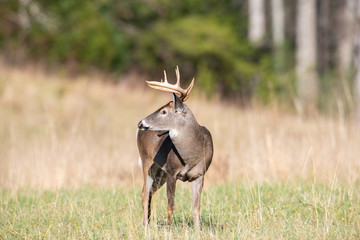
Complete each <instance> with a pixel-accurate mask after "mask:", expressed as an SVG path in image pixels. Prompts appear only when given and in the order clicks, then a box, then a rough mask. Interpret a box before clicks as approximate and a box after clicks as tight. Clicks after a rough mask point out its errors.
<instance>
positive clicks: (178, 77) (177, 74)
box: [175, 66, 180, 87]
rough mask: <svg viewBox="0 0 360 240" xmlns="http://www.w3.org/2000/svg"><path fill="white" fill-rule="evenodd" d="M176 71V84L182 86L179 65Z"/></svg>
mask: <svg viewBox="0 0 360 240" xmlns="http://www.w3.org/2000/svg"><path fill="white" fill-rule="evenodd" d="M175 73H176V86H177V87H180V71H179V66H176V68H175Z"/></svg>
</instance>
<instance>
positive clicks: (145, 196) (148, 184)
mask: <svg viewBox="0 0 360 240" xmlns="http://www.w3.org/2000/svg"><path fill="white" fill-rule="evenodd" d="M153 182H154V180H153V179H152V178H151V177H150V176H149V175H147V174H146V175H145V176H144V185H143V189H142V192H141V198H142V207H143V221H144V226H145V227H146V226H147V225H148V224H149V219H150V215H151V197H152V191H151V188H152V185H153Z"/></svg>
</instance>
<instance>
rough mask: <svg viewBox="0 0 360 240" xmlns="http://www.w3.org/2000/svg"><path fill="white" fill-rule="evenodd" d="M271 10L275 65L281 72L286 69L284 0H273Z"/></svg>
mask: <svg viewBox="0 0 360 240" xmlns="http://www.w3.org/2000/svg"><path fill="white" fill-rule="evenodd" d="M271 10H272V11H271V19H272V38H273V44H274V67H275V70H276V71H278V72H281V71H282V70H283V69H284V62H285V56H284V54H285V52H284V50H285V49H284V39H285V27H284V19H285V12H284V3H283V0H272V1H271Z"/></svg>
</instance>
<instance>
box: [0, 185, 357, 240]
mask: <svg viewBox="0 0 360 240" xmlns="http://www.w3.org/2000/svg"><path fill="white" fill-rule="evenodd" d="M139 193H140V192H139V189H138V188H128V189H107V188H92V187H82V188H78V189H61V190H58V191H49V190H48V191H38V190H24V189H22V190H18V191H15V192H12V191H6V190H3V191H1V198H0V214H1V216H2V217H1V219H0V238H1V239H144V238H145V239H359V238H360V221H359V219H360V190H359V186H352V187H349V186H346V187H345V186H339V185H333V186H332V187H329V186H324V185H321V184H317V185H313V184H288V185H284V184H254V185H244V184H241V183H239V184H226V185H213V186H211V187H209V188H206V189H205V191H204V193H203V197H202V206H203V208H202V213H201V219H202V231H201V232H200V233H197V232H196V231H195V230H194V228H193V222H192V221H193V220H192V214H191V210H190V209H191V197H190V196H191V192H190V189H188V188H187V187H184V186H181V187H180V188H178V191H177V196H176V206H177V209H176V210H175V212H174V221H173V224H172V225H171V227H168V226H167V225H165V221H166V202H167V200H166V194H165V191H164V190H161V191H160V192H159V193H158V194H157V195H156V197H155V198H154V200H155V201H154V205H153V209H154V210H153V218H152V222H151V225H150V227H149V228H148V229H147V231H146V232H145V230H144V228H143V226H142V224H141V221H142V220H141V219H142V216H141V211H140V197H139V196H140V194H139Z"/></svg>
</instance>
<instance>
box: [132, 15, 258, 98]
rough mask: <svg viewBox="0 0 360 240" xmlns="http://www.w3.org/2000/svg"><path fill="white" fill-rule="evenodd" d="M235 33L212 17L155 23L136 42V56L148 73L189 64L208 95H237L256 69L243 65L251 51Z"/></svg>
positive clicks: (248, 63)
mask: <svg viewBox="0 0 360 240" xmlns="http://www.w3.org/2000/svg"><path fill="white" fill-rule="evenodd" d="M235 32H236V29H234V28H232V27H231V25H226V24H224V23H222V22H221V21H219V17H217V16H213V15H211V16H197V15H195V16H188V17H185V18H182V19H178V20H176V21H172V22H159V23H158V24H155V25H154V27H153V28H152V29H151V30H149V31H148V32H147V33H145V34H144V35H143V37H142V38H141V39H140V41H139V46H140V47H139V51H138V52H137V55H138V58H139V61H140V62H141V63H142V64H143V65H142V66H143V67H144V68H146V69H148V70H154V69H157V68H158V66H162V65H170V66H176V65H178V64H179V65H186V63H187V62H190V63H191V64H192V65H193V66H195V69H193V71H194V72H196V73H198V74H199V79H200V84H201V85H202V86H203V88H204V89H206V91H207V92H208V94H212V93H214V92H215V89H216V87H218V88H220V89H224V90H225V93H239V92H241V91H243V90H244V89H246V90H247V89H249V88H250V79H251V76H252V75H253V74H254V72H255V70H256V67H255V65H254V64H253V63H251V62H250V61H247V60H248V59H250V58H251V55H252V53H253V51H252V48H251V47H250V46H249V44H248V43H247V42H246V40H245V39H244V38H239V37H238V35H237V34H235ZM192 74H194V73H192ZM189 75H191V74H189ZM206 78H208V79H209V80H208V81H207V80H206ZM215 85H217V86H215Z"/></svg>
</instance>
